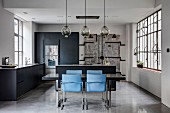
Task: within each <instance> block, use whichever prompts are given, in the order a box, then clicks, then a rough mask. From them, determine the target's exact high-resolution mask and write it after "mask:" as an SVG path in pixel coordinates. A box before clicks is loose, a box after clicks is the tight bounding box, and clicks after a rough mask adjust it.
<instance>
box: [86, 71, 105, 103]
mask: <svg viewBox="0 0 170 113" xmlns="http://www.w3.org/2000/svg"><path fill="white" fill-rule="evenodd" d="M87 74H98V75H100V74H103V71H102V70H87ZM102 100H103V101H104V93H103V94H102Z"/></svg>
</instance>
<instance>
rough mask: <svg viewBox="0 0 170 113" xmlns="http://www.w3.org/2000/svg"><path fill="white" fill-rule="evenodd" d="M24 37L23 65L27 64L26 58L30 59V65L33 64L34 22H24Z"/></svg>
mask: <svg viewBox="0 0 170 113" xmlns="http://www.w3.org/2000/svg"><path fill="white" fill-rule="evenodd" d="M23 37H24V38H23V64H25V60H26V59H25V58H27V59H28V58H29V59H30V60H29V61H30V62H29V63H32V53H33V51H32V50H33V49H32V47H33V43H32V22H23Z"/></svg>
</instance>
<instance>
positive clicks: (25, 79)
mask: <svg viewBox="0 0 170 113" xmlns="http://www.w3.org/2000/svg"><path fill="white" fill-rule="evenodd" d="M44 67H45V65H44V64H32V65H24V66H19V67H15V68H0V101H16V100H17V99H18V98H19V97H21V96H22V95H23V94H25V93H26V92H28V91H30V90H31V89H33V88H35V87H36V86H37V85H39V84H40V83H41V77H42V76H44Z"/></svg>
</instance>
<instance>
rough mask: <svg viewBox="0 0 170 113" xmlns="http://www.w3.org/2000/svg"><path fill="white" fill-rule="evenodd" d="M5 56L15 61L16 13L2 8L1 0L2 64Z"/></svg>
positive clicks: (0, 0)
mask: <svg viewBox="0 0 170 113" xmlns="http://www.w3.org/2000/svg"><path fill="white" fill-rule="evenodd" d="M5 56H6V57H10V64H13V63H14V15H13V14H11V13H9V12H8V11H6V10H4V9H3V8H2V0H0V64H1V63H2V57H5Z"/></svg>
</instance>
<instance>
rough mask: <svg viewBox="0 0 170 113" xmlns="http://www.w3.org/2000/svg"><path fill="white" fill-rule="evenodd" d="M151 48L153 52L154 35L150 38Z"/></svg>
mask: <svg viewBox="0 0 170 113" xmlns="http://www.w3.org/2000/svg"><path fill="white" fill-rule="evenodd" d="M150 47H151V51H152V52H153V48H154V40H153V34H151V37H150Z"/></svg>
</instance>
